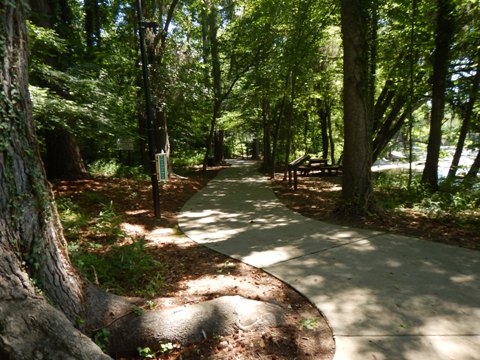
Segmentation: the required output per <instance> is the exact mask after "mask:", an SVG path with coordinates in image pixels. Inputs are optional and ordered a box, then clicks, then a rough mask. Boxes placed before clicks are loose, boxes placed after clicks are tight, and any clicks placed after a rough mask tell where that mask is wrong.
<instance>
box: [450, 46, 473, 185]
mask: <svg viewBox="0 0 480 360" xmlns="http://www.w3.org/2000/svg"><path fill="white" fill-rule="evenodd" d="M479 82H480V55H479V56H478V58H477V72H476V74H475V76H474V77H473V82H472V88H471V90H470V98H469V100H468V103H467V104H466V109H465V111H464V114H463V121H462V127H461V128H460V135H459V137H458V142H457V147H456V149H455V154H454V155H453V159H452V165H451V166H450V170H449V171H448V176H447V178H448V179H449V180H453V178H455V175H456V174H457V169H458V164H459V163H460V158H461V157H462V151H463V147H464V145H465V139H466V138H467V134H468V129H469V128H470V122H471V120H472V114H473V106H474V104H475V102H476V101H477V95H478V85H479Z"/></svg>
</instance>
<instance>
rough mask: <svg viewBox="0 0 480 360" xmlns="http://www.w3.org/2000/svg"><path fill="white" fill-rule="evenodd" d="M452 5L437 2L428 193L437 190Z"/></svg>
mask: <svg viewBox="0 0 480 360" xmlns="http://www.w3.org/2000/svg"><path fill="white" fill-rule="evenodd" d="M452 12H453V4H452V2H451V0H438V14H437V28H436V32H437V34H436V39H435V53H434V63H433V86H432V114H431V118H430V133H429V137H428V147H427V159H426V161H425V168H424V170H423V175H422V182H423V183H424V184H425V185H427V186H428V187H429V188H430V189H431V190H434V191H436V190H438V159H439V157H440V146H441V142H442V121H443V115H444V108H445V89H446V87H447V75H448V63H449V53H450V44H451V42H452V38H453V14H452Z"/></svg>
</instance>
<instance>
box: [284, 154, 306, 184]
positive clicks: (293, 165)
mask: <svg viewBox="0 0 480 360" xmlns="http://www.w3.org/2000/svg"><path fill="white" fill-rule="evenodd" d="M309 159H310V155H303V156H300V157H299V158H296V159H295V160H293V161H292V162H290V163H289V164H288V186H292V174H293V188H294V189H295V190H297V186H298V174H297V171H298V170H299V168H300V166H302V165H303V163H304V162H305V161H307V160H309Z"/></svg>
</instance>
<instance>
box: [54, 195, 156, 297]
mask: <svg viewBox="0 0 480 360" xmlns="http://www.w3.org/2000/svg"><path fill="white" fill-rule="evenodd" d="M57 201H58V204H59V205H58V209H59V214H60V218H61V221H62V225H63V226H64V233H65V237H66V238H67V241H68V251H69V254H70V258H71V260H72V262H73V264H74V265H75V266H76V267H77V268H78V269H79V270H80V272H81V273H82V274H83V275H84V276H85V277H86V278H87V279H88V280H90V281H92V282H94V283H96V284H98V285H100V286H102V287H103V288H105V289H106V290H108V291H112V292H115V293H116V294H119V295H132V296H143V297H155V296H158V295H161V294H162V292H163V291H164V290H165V280H164V276H163V273H164V267H163V266H162V264H161V263H159V262H158V261H156V260H155V257H154V256H153V255H152V254H150V253H149V252H148V251H147V249H146V247H145V239H144V238H143V237H130V236H128V235H127V234H126V233H125V232H124V231H123V230H122V228H121V223H122V221H123V220H122V216H120V215H119V214H117V213H116V212H115V210H114V205H113V203H112V202H110V203H109V204H107V205H102V210H101V211H100V212H99V213H98V215H96V216H87V215H86V214H85V213H84V212H83V211H82V209H81V207H80V206H79V205H78V204H76V203H75V202H74V201H73V200H72V199H71V198H68V197H59V199H58V200H57ZM105 240H107V241H105Z"/></svg>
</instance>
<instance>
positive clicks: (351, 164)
mask: <svg viewBox="0 0 480 360" xmlns="http://www.w3.org/2000/svg"><path fill="white" fill-rule="evenodd" d="M368 8H369V3H368V1H362V0H342V2H341V15H342V35H343V51H344V55H343V69H344V80H343V92H344V94H343V96H344V125H345V134H344V137H345V145H344V159H343V187H342V201H343V204H342V205H343V210H344V211H346V212H349V213H353V214H363V213H365V212H366V211H367V210H368V208H369V205H370V195H371V166H372V152H371V134H372V129H371V126H372V125H371V116H370V101H369V100H370V97H369V94H368V90H369V89H368V84H369V81H368V80H369V79H368V72H369V71H368V69H369V67H368V49H369V46H368V43H367V39H366V36H367V35H366V34H367V29H368V26H367V23H368V14H367V11H368Z"/></svg>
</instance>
